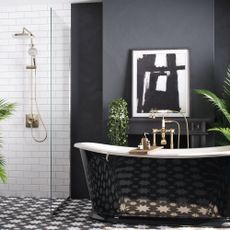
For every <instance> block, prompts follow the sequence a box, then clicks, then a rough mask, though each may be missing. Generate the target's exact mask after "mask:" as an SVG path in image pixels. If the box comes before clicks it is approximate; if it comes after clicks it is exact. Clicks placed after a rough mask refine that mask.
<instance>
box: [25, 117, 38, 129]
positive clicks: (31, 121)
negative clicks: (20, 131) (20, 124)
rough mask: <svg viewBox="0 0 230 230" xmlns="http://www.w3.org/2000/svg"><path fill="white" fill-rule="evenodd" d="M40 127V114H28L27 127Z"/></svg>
mask: <svg viewBox="0 0 230 230" xmlns="http://www.w3.org/2000/svg"><path fill="white" fill-rule="evenodd" d="M38 127H39V115H38V114H26V128H38Z"/></svg>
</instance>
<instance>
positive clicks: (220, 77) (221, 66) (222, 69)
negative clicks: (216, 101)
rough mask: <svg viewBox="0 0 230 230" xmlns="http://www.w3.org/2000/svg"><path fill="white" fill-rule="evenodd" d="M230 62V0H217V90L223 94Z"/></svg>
mask: <svg viewBox="0 0 230 230" xmlns="http://www.w3.org/2000/svg"><path fill="white" fill-rule="evenodd" d="M229 64H230V1H229V0H216V1H215V83H216V84H215V90H216V91H217V93H218V94H219V95H220V96H221V93H222V91H223V81H224V79H225V76H226V70H227V66H228V65H229Z"/></svg>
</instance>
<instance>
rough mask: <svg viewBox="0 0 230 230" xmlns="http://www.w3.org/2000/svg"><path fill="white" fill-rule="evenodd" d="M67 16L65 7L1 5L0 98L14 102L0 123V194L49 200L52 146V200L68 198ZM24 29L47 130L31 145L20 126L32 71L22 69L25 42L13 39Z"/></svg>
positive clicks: (26, 59)
mask: <svg viewBox="0 0 230 230" xmlns="http://www.w3.org/2000/svg"><path fill="white" fill-rule="evenodd" d="M50 7H52V9H53V10H52V28H51V26H50V19H51V18H50ZM70 14H71V5H70V4H58V5H57V4H56V5H52V6H49V5H31V6H30V5H25V6H16V7H0V98H5V99H7V100H8V101H10V102H16V103H17V108H16V111H15V112H14V115H13V116H12V117H10V118H9V119H7V120H5V121H2V122H1V123H0V132H1V137H2V139H3V147H2V148H1V150H0V153H1V154H3V155H4V156H5V158H6V169H7V175H8V181H7V183H6V184H2V183H0V196H20V197H24V196H31V197H49V195H50V183H51V181H50V170H51V167H50V163H51V161H50V157H51V153H50V149H51V147H52V171H53V173H52V178H53V180H52V181H53V182H52V190H53V196H54V197H60V198H64V197H67V196H69V183H70V174H69V168H70V24H71V22H70V20H71V15H70ZM23 27H26V28H27V29H29V30H30V31H31V32H32V33H33V34H34V35H35V39H34V43H35V47H36V48H37V50H38V55H37V67H38V68H37V78H36V79H37V96H38V98H37V101H38V104H39V108H40V112H41V116H42V118H43V120H44V123H45V124H46V126H47V129H48V138H47V140H46V141H45V142H43V143H36V142H34V140H33V139H32V138H31V130H30V129H29V128H26V127H25V114H27V113H30V93H31V72H30V71H29V70H26V68H25V67H26V65H29V64H30V56H29V55H28V53H27V51H28V49H29V48H30V39H16V38H14V37H13V34H15V33H18V32H21V31H22V28H23ZM51 29H52V36H53V39H52V50H53V52H52V69H53V71H52V75H51V74H50V64H51V62H50V56H51V45H50V39H51V37H50V30H51ZM33 79H34V77H33ZM51 84H52V86H51ZM51 90H52V93H51ZM51 96H52V100H51ZM51 101H52V106H51ZM51 107H52V113H51V112H50V109H51ZM51 115H52V130H51ZM51 134H52V135H51ZM34 135H35V136H36V137H38V138H42V137H43V135H44V130H43V129H42V127H41V126H40V128H39V129H34ZM51 137H52V142H51ZM51 143H52V146H51Z"/></svg>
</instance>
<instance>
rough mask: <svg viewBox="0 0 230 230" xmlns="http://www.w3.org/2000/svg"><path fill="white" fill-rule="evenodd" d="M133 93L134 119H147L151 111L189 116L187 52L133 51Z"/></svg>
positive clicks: (179, 50)
mask: <svg viewBox="0 0 230 230" xmlns="http://www.w3.org/2000/svg"><path fill="white" fill-rule="evenodd" d="M132 92H133V95H132V102H133V116H134V117H147V116H148V115H149V111H150V110H151V109H155V110H173V111H178V112H180V113H183V114H184V115H186V116H189V66H188V50H186V49H178V50H137V51H133V84H132ZM168 116H172V114H168ZM176 116H178V114H176Z"/></svg>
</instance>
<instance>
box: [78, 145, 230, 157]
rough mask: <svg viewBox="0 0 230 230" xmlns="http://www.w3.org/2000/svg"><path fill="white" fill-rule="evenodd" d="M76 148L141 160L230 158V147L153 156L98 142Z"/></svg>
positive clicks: (159, 151) (158, 152)
mask: <svg viewBox="0 0 230 230" xmlns="http://www.w3.org/2000/svg"><path fill="white" fill-rule="evenodd" d="M74 147H75V148H78V149H81V150H86V151H91V152H95V153H100V154H105V155H107V156H109V155H113V156H123V157H139V158H207V157H229V156H230V145H226V146H218V147H204V148H190V149H157V150H155V151H153V152H152V153H151V154H146V155H137V154H130V153H129V151H130V150H133V149H135V147H127V146H116V145H109V144H103V143H96V142H78V143H76V144H74Z"/></svg>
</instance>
